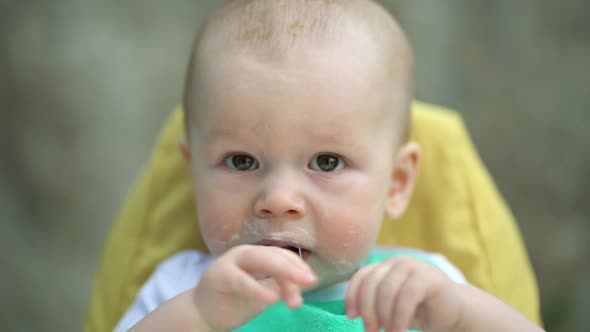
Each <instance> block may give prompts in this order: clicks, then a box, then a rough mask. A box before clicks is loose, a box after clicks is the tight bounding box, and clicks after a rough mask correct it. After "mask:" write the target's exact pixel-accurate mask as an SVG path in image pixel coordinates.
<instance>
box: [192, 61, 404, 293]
mask: <svg viewBox="0 0 590 332" xmlns="http://www.w3.org/2000/svg"><path fill="white" fill-rule="evenodd" d="M219 61H220V62H219V63H220V65H218V66H212V67H210V68H208V69H207V70H206V71H205V73H203V75H202V76H201V79H200V80H201V82H200V83H199V84H198V85H199V91H198V95H199V97H198V103H197V104H196V108H197V110H196V111H195V114H194V115H195V121H194V122H193V123H194V125H193V126H192V128H191V129H190V130H191V143H190V144H191V155H192V166H191V167H192V172H193V181H194V186H195V195H196V201H197V204H198V205H197V209H198V217H199V224H200V229H201V233H202V235H203V238H204V239H205V242H206V244H207V246H208V247H209V249H210V251H211V252H212V253H213V254H215V255H219V254H222V253H223V252H225V251H226V250H228V249H229V248H231V247H234V246H237V245H240V244H259V245H274V246H280V247H285V248H287V249H289V250H292V251H294V252H296V253H297V254H299V253H300V254H301V256H302V258H303V259H304V260H305V261H306V262H307V263H308V264H309V265H310V266H311V267H312V268H313V270H314V271H315V272H316V274H317V275H318V276H319V277H320V280H321V282H320V285H326V284H329V283H333V282H335V281H338V280H341V279H343V278H346V277H347V276H349V275H350V274H351V273H352V272H353V271H354V270H355V269H356V268H357V267H358V266H359V264H360V263H361V262H362V261H363V260H364V259H365V258H366V256H367V254H368V253H369V251H370V250H371V248H372V247H373V245H374V244H375V241H376V237H377V234H378V231H379V228H380V224H381V221H382V218H383V214H384V204H385V199H386V196H387V192H388V190H390V187H391V181H392V169H393V163H394V154H395V150H396V147H395V145H396V144H395V138H394V137H395V133H393V132H392V126H391V125H389V124H385V123H386V122H387V121H385V120H384V119H385V118H386V116H384V115H383V113H384V112H387V111H385V110H384V108H385V107H386V103H387V101H386V100H385V97H384V96H383V95H385V94H384V93H383V91H382V90H383V89H382V88H381V87H379V84H380V83H378V82H377V81H376V80H373V79H371V77H370V76H371V75H369V74H365V73H363V70H362V68H361V65H360V64H358V63H357V62H355V59H354V58H353V57H352V56H351V57H350V58H348V57H346V56H340V57H338V58H336V57H333V56H330V55H329V53H327V52H317V53H315V54H313V55H309V54H307V55H303V56H300V57H292V58H290V59H288V60H286V61H282V62H281V63H280V64H269V63H262V62H260V61H257V60H256V59H254V58H253V57H247V56H241V57H240V56H233V57H231V58H228V59H220V60H219ZM365 72H366V70H365Z"/></svg>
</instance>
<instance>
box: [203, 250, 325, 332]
mask: <svg viewBox="0 0 590 332" xmlns="http://www.w3.org/2000/svg"><path fill="white" fill-rule="evenodd" d="M316 282H317V277H316V276H315V275H314V274H313V271H312V270H311V269H310V267H309V266H308V265H307V264H306V263H305V262H304V261H303V260H302V259H301V258H300V257H299V256H297V255H296V254H294V253H293V252H291V251H289V250H286V249H282V248H278V247H270V246H268V247H266V246H254V245H240V246H236V247H234V248H232V249H230V250H228V251H227V252H226V253H225V254H223V255H222V256H221V257H219V259H217V260H216V261H215V262H214V263H213V264H212V265H211V266H209V268H208V269H207V270H206V271H205V273H204V275H203V277H202V278H201V280H200V282H199V284H198V285H197V287H196V288H195V289H194V296H195V298H194V299H195V305H196V308H197V313H198V314H199V315H200V319H201V320H202V321H203V322H205V323H206V325H207V327H208V328H209V329H211V330H230V329H235V328H237V327H239V326H242V325H244V324H245V323H246V322H248V321H250V320H251V319H252V318H254V317H255V316H256V315H258V314H259V313H260V312H262V311H263V310H264V309H265V308H266V307H267V306H269V305H271V304H274V303H276V302H277V301H279V300H281V299H282V300H284V301H285V303H286V304H287V306H289V307H290V308H297V307H299V306H300V305H301V303H302V302H303V299H302V297H301V291H302V290H303V289H304V288H307V287H309V286H312V285H313V284H315V283H316Z"/></svg>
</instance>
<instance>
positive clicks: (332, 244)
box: [322, 213, 376, 264]
mask: <svg viewBox="0 0 590 332" xmlns="http://www.w3.org/2000/svg"><path fill="white" fill-rule="evenodd" d="M334 217H335V218H334V219H331V221H330V224H329V225H326V228H325V229H324V230H323V233H324V234H325V240H324V241H322V242H324V244H325V246H326V248H328V251H329V252H330V254H331V256H332V259H334V260H335V261H348V262H351V263H354V264H356V263H360V262H361V261H363V260H364V259H365V257H366V256H367V255H368V253H369V251H370V250H371V248H372V247H373V245H374V242H375V238H376V234H375V233H376V231H375V230H374V228H373V227H372V222H370V221H369V220H368V218H367V216H366V215H364V216H355V215H351V214H350V213H341V214H338V215H335V216H334Z"/></svg>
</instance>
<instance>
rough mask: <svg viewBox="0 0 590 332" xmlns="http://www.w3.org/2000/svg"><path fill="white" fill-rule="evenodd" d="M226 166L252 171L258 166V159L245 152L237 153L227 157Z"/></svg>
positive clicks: (237, 169)
mask: <svg viewBox="0 0 590 332" xmlns="http://www.w3.org/2000/svg"><path fill="white" fill-rule="evenodd" d="M223 162H224V164H225V166H227V167H229V168H231V169H233V170H236V171H251V170H255V169H257V168H258V161H257V160H256V159H254V157H252V156H250V155H248V154H245V153H236V154H232V155H229V156H227V157H225V160H224V161H223Z"/></svg>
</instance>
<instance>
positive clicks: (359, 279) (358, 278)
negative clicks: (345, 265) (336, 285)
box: [345, 264, 377, 319]
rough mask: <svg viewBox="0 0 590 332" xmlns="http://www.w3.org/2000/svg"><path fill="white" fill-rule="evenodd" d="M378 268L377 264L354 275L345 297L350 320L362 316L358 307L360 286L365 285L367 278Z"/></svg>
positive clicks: (366, 267)
mask: <svg viewBox="0 0 590 332" xmlns="http://www.w3.org/2000/svg"><path fill="white" fill-rule="evenodd" d="M376 267H377V264H371V265H367V266H365V267H363V268H361V269H360V270H358V271H357V272H356V273H355V274H353V275H352V278H351V279H350V282H349V283H348V289H347V290H346V297H345V304H346V316H348V318H350V319H353V318H356V317H357V316H358V315H359V314H360V310H359V306H358V291H359V288H360V285H361V284H362V283H363V281H364V279H365V277H367V276H368V275H369V274H370V273H371V272H372V271H373V270H374V269H375V268H376Z"/></svg>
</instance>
